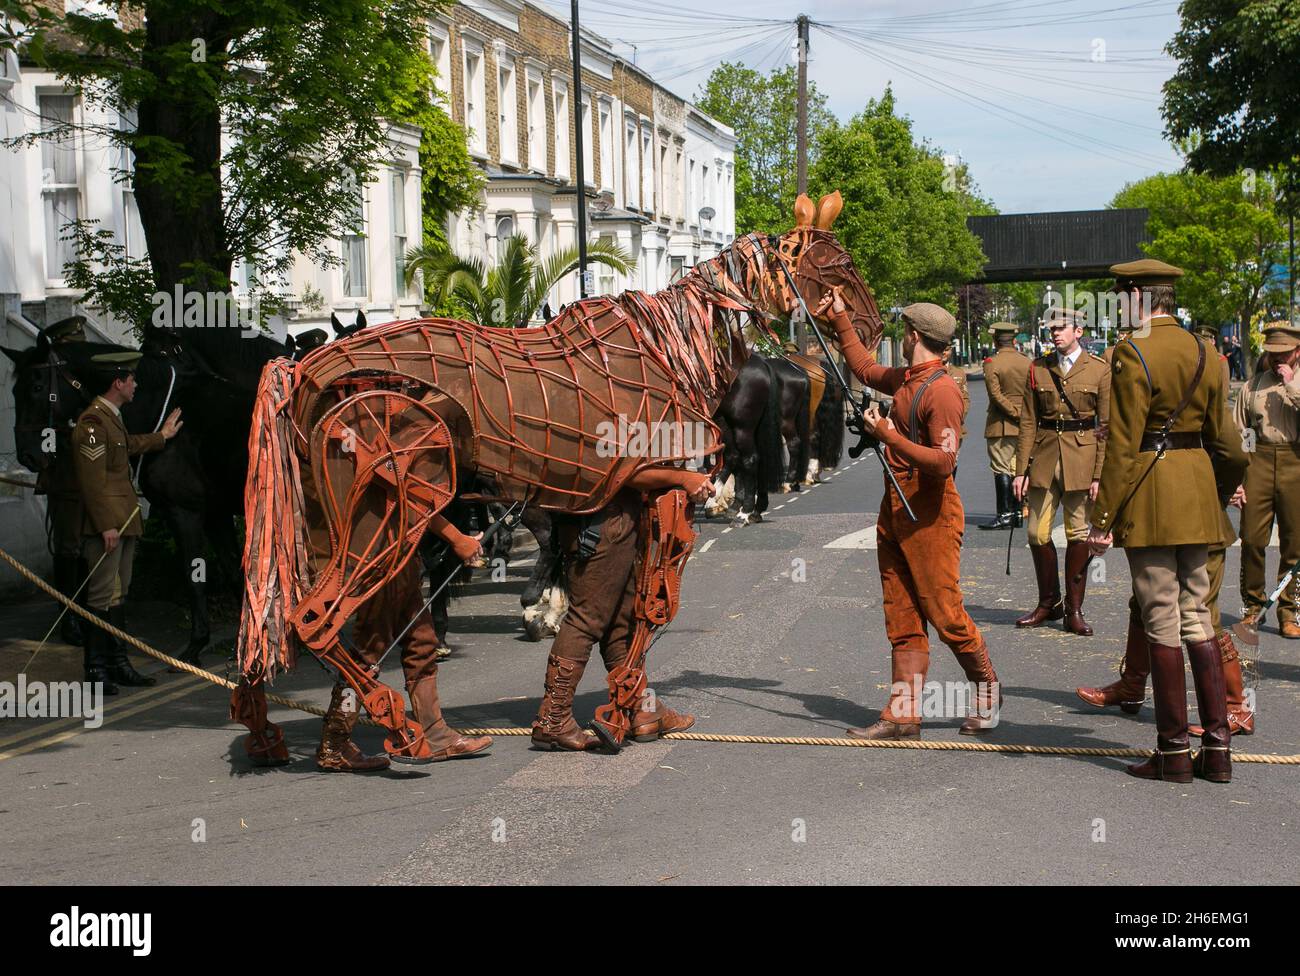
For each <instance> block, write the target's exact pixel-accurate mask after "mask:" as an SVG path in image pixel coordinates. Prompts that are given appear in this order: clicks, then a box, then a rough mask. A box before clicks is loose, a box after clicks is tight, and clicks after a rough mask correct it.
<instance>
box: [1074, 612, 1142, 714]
mask: <svg viewBox="0 0 1300 976" xmlns="http://www.w3.org/2000/svg"><path fill="white" fill-rule="evenodd" d="M1150 673H1151V649H1150V645H1148V644H1147V633H1146V628H1145V627H1144V626H1143V625H1142V620H1141V618H1135V617H1133V616H1132V615H1131V614H1130V615H1129V619H1128V643H1127V644H1126V645H1125V647H1124V661H1123V663H1122V664H1120V670H1119V680H1118V681H1116V682H1114V683H1112V684H1108V685H1106V686H1104V687H1102V688H1076V689H1074V693H1075V694H1076V695H1078V696H1079V697H1080V698H1082V699H1083V700H1084V701H1086V702H1087V703H1088V704H1089V705H1095V706H1097V707H1098V708H1109V707H1110V706H1111V705H1118V706H1119V707H1120V708H1121V709H1122V710H1123V711H1124V712H1125V713H1126V714H1128V715H1136V714H1137V713H1138V712H1140V711H1141V710H1142V702H1143V701H1144V700H1145V699H1146V697H1147V675H1148V674H1150Z"/></svg>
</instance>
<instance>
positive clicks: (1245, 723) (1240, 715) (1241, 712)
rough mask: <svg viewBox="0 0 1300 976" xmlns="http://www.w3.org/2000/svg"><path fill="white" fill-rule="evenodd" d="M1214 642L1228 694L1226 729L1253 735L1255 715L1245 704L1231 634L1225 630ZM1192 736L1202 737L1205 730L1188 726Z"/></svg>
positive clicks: (1239, 664)
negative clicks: (1221, 663) (1219, 653)
mask: <svg viewBox="0 0 1300 976" xmlns="http://www.w3.org/2000/svg"><path fill="white" fill-rule="evenodd" d="M1214 642H1215V643H1216V644H1218V645H1219V651H1220V652H1221V656H1222V658H1223V685H1224V688H1226V689H1227V692H1228V729H1229V730H1230V731H1231V732H1232V734H1233V735H1254V734H1255V713H1254V712H1253V711H1251V709H1250V707H1249V706H1247V704H1246V687H1245V682H1244V681H1243V680H1242V676H1241V657H1240V655H1239V654H1238V653H1237V645H1236V643H1234V641H1233V639H1232V632H1231V631H1228V630H1225V631H1224V632H1223V633H1221V634H1220V635H1219V636H1218V637H1216V638H1215V639H1214ZM1188 731H1190V732H1191V733H1192V735H1196V736H1199V735H1203V734H1204V733H1205V729H1204V728H1203V727H1202V726H1200V725H1191V726H1188Z"/></svg>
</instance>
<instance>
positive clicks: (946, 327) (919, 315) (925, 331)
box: [903, 302, 957, 343]
mask: <svg viewBox="0 0 1300 976" xmlns="http://www.w3.org/2000/svg"><path fill="white" fill-rule="evenodd" d="M903 321H904V322H906V323H907V324H908V325H910V326H911V327H912V328H913V329H915V330H916V331H917V332H919V333H920V334H921V335H923V336H925V337H926V338H927V339H933V340H935V341H936V342H943V343H948V342H952V337H953V333H955V332H956V331H957V320H956V319H955V318H953V317H952V313H951V312H949V311H948V310H947V309H946V308H943V307H941V306H939V305H935V304H933V303H931V302H916V303H915V304H912V305H908V306H907V307H906V308H905V309H903Z"/></svg>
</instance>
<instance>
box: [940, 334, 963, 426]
mask: <svg viewBox="0 0 1300 976" xmlns="http://www.w3.org/2000/svg"><path fill="white" fill-rule="evenodd" d="M951 359H952V347H951V346H949V347H948V351H947V352H946V353H944V357H943V368H944V371H945V372H946V373H947V374H948V375H949V376H951V377H952V381H953V382H954V383H956V384H957V389H958V390H959V391H960V392H961V439H962V440H963V441H964V440H965V439H966V418H967V417H969V416H970V388H969V387H968V386H967V384H966V370H964V369H962V368H961V367H960V366H954V365H953V364H952V363H951V362H950V360H951Z"/></svg>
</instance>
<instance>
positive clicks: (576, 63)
mask: <svg viewBox="0 0 1300 976" xmlns="http://www.w3.org/2000/svg"><path fill="white" fill-rule="evenodd" d="M572 6H573V13H572V18H573V131H574V135H575V138H574V140H573V142H574V149H575V153H574V155H575V156H576V165H575V166H574V170H575V171H576V173H577V176H578V185H577V196H578V299H579V300H582V299H584V298H586V297H587V174H586V173H584V172H583V166H582V155H583V131H582V49H581V41H580V40H579V28H578V0H573V5H572ZM586 136H587V138H590V137H591V133H590V132H588V133H586Z"/></svg>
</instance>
